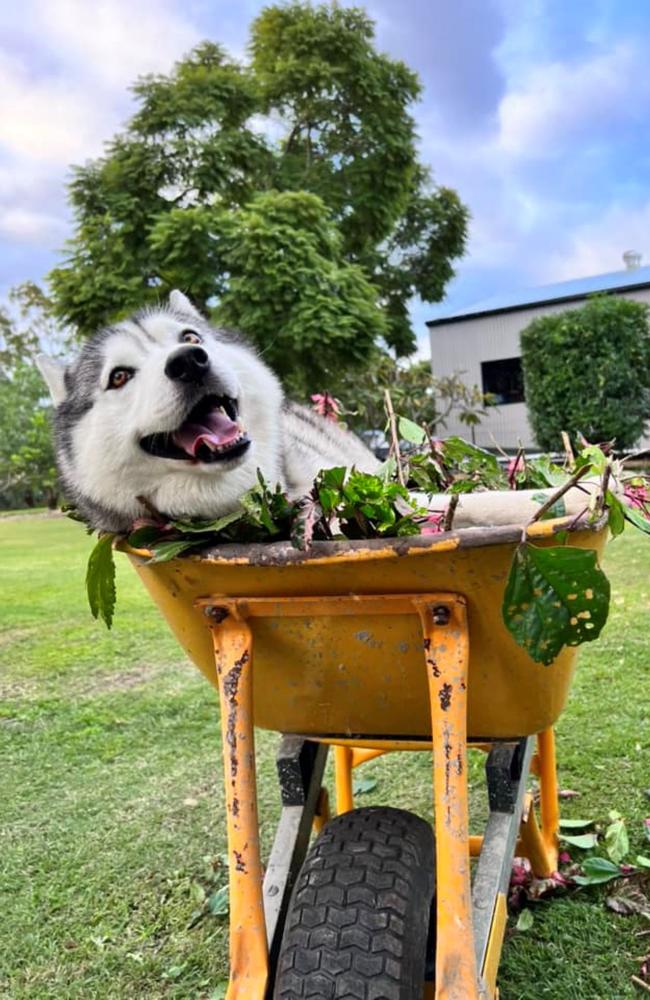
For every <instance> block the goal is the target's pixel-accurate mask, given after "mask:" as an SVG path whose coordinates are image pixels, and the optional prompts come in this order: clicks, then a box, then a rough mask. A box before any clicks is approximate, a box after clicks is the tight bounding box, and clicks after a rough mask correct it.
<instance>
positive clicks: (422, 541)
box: [118, 514, 607, 566]
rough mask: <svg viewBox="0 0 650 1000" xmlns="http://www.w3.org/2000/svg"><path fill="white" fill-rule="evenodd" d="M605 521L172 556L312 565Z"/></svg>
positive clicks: (500, 541) (230, 547)
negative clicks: (297, 547)
mask: <svg viewBox="0 0 650 1000" xmlns="http://www.w3.org/2000/svg"><path fill="white" fill-rule="evenodd" d="M606 525H607V515H606V514H605V515H602V516H601V517H600V518H599V519H598V520H597V521H595V522H594V523H593V524H589V523H588V521H587V518H586V517H582V518H579V519H577V520H576V518H575V517H573V516H565V517H560V518H553V519H552V520H547V521H537V522H536V523H534V524H531V525H529V526H528V528H527V529H525V528H524V527H523V526H522V525H520V524H508V525H499V526H495V527H476V528H459V529H458V530H457V531H444V532H441V533H440V534H437V535H407V536H404V537H402V538H364V539H354V540H352V539H344V540H342V541H332V542H321V541H318V542H314V543H313V544H312V545H311V547H310V548H309V549H308V550H307V551H305V552H303V551H301V550H299V549H295V548H294V547H293V546H292V544H291V542H288V541H282V542H254V543H251V544H249V545H242V544H241V543H237V542H231V543H228V544H226V545H219V546H214V547H211V548H206V549H205V550H203V551H202V552H200V553H190V554H188V555H186V556H178V557H177V558H178V559H190V560H195V561H199V562H212V563H216V564H220V565H223V564H228V563H233V564H240V565H242V564H244V565H249V566H288V565H297V564H311V565H316V564H320V563H324V562H337V563H340V562H358V561H365V560H369V561H371V560H376V559H386V558H393V559H394V558H400V557H403V556H409V555H424V554H426V553H428V552H435V551H439V552H449V551H452V550H457V549H471V548H478V547H482V546H486V545H508V544H512V543H513V542H518V541H519V540H520V539H521V538H522V535H523V532H524V530H525V531H526V535H527V537H528V538H531V539H536V538H548V537H551V536H553V535H556V534H558V533H559V532H560V531H566V530H569V531H570V532H575V531H589V532H593V533H597V532H600V531H602V530H603V529H604V528H605V527H606ZM118 548H120V549H121V550H122V551H124V552H127V553H128V554H129V555H130V556H131V557H132V558H135V559H137V560H138V561H142V562H144V563H146V562H147V561H148V559H149V558H150V556H151V552H150V551H149V550H147V549H133V548H131V547H130V546H129V545H128V544H127V543H126V541H125V540H122V541H120V542H119V543H118Z"/></svg>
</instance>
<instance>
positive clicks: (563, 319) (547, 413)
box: [521, 295, 650, 450]
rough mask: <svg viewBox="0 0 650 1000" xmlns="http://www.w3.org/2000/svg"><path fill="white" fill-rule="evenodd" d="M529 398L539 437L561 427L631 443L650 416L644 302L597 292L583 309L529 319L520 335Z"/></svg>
mask: <svg viewBox="0 0 650 1000" xmlns="http://www.w3.org/2000/svg"><path fill="white" fill-rule="evenodd" d="M521 349H522V366H523V371H524V384H525V391H526V402H527V404H528V412H529V417H530V422H531V425H532V428H533V433H534V435H535V438H536V441H537V443H538V445H539V446H540V448H543V449H544V450H557V449H560V448H561V447H562V438H561V432H562V431H563V430H564V431H567V433H568V434H569V435H570V437H571V439H572V440H573V441H575V440H576V437H577V435H578V433H582V434H584V436H585V437H586V438H587V439H588V440H589V441H591V442H602V441H609V440H611V439H612V438H615V439H616V447H617V448H618V449H629V448H632V447H634V445H635V444H636V442H637V441H638V439H639V438H640V437H641V435H642V434H643V431H644V425H645V424H646V422H647V421H648V419H649V418H650V331H649V329H648V306H646V305H645V304H644V303H641V302H633V301H631V300H630V299H623V298H617V297H614V296H611V295H610V296H605V295H600V296H596V297H594V298H592V299H590V300H589V301H588V302H587V304H586V305H584V306H582V307H581V308H580V309H568V310H566V311H564V312H561V313H554V314H552V315H549V316H540V317H539V318H538V319H535V320H533V322H532V323H530V324H529V325H528V326H527V327H526V328H525V329H524V330H523V331H522V333H521Z"/></svg>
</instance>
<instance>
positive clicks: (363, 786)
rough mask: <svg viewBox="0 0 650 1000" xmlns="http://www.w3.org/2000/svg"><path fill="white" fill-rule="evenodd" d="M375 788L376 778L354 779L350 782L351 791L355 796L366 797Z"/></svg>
mask: <svg viewBox="0 0 650 1000" xmlns="http://www.w3.org/2000/svg"><path fill="white" fill-rule="evenodd" d="M376 787H377V779H376V778H355V779H354V781H353V782H352V791H353V792H354V794H355V795H367V793H368V792H372V791H373V790H374V789H375V788H376Z"/></svg>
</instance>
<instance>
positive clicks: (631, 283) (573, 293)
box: [427, 266, 650, 326]
mask: <svg viewBox="0 0 650 1000" xmlns="http://www.w3.org/2000/svg"><path fill="white" fill-rule="evenodd" d="M648 286H650V266H646V267H637V268H634V269H633V270H625V271H612V272H610V273H609V274H594V275H592V276H591V277H589V278H574V279H573V280H571V281H558V282H556V283H555V284H554V285H539V286H538V287H537V288H526V289H521V290H520V291H518V292H512V293H511V294H509V295H494V296H492V297H491V298H489V299H483V300H482V301H481V302H476V303H475V304H474V305H471V306H466V307H465V308H463V309H459V310H455V311H454V312H450V313H446V314H445V313H443V314H442V315H440V316H436V318H435V319H431V320H429V321H428V322H427V326H438V325H439V324H441V323H452V322H456V321H457V320H461V319H469V318H471V317H472V316H487V315H490V314H492V313H500V312H513V311H514V310H517V309H526V308H528V309H530V308H532V307H533V306H540V305H548V304H550V303H551V302H562V301H564V300H568V299H582V298H585V296H587V295H594V294H595V293H596V292H619V291H631V290H632V289H635V288H646V287H648Z"/></svg>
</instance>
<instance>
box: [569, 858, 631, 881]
mask: <svg viewBox="0 0 650 1000" xmlns="http://www.w3.org/2000/svg"><path fill="white" fill-rule="evenodd" d="M582 871H583V874H582V875H574V878H573V880H574V882H576V883H577V884H578V885H599V884H601V883H602V882H611V880H612V879H614V878H620V875H621V869H620V868H619V867H618V865H615V864H614V863H613V862H612V861H609V860H608V859H607V858H599V857H591V858H585V860H584V862H583V864H582Z"/></svg>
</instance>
